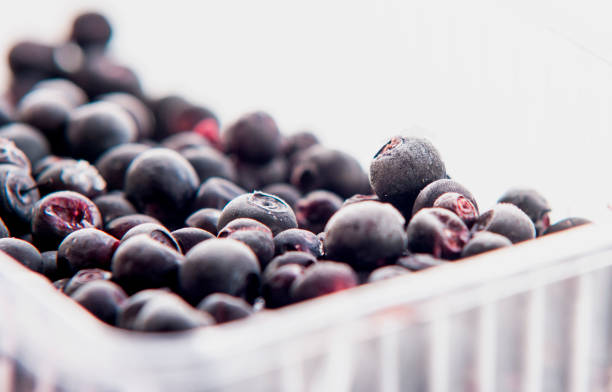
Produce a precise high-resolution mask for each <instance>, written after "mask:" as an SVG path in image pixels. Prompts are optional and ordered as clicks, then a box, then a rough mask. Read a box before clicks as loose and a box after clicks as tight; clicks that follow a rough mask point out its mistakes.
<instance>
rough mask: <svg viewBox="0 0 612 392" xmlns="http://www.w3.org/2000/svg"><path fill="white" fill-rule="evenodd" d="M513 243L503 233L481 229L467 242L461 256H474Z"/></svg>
mask: <svg viewBox="0 0 612 392" xmlns="http://www.w3.org/2000/svg"><path fill="white" fill-rule="evenodd" d="M510 245H512V242H510V240H509V239H508V238H506V237H504V236H503V235H501V234H497V233H493V232H490V231H479V232H477V233H475V234H474V236H473V237H472V238H471V239H470V240H469V241H468V242H467V244H465V246H464V247H463V250H462V251H461V257H462V258H463V257H469V256H474V255H477V254H480V253H484V252H488V251H490V250H495V249H499V248H503V247H506V246H510Z"/></svg>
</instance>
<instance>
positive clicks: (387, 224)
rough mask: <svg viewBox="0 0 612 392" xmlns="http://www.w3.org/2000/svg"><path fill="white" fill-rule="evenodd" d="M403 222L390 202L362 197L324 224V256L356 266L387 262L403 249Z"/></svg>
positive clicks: (368, 266)
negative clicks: (361, 199)
mask: <svg viewBox="0 0 612 392" xmlns="http://www.w3.org/2000/svg"><path fill="white" fill-rule="evenodd" d="M404 223H405V221H404V218H403V217H402V215H401V214H400V212H399V211H397V210H396V209H395V208H393V206H391V205H390V204H386V203H380V202H376V201H364V202H361V203H355V204H351V205H348V206H345V207H342V208H341V209H339V210H338V212H336V213H335V214H334V215H333V216H332V217H331V219H330V220H329V222H327V226H326V227H325V241H324V248H325V256H326V257H328V258H331V259H332V260H339V261H344V262H347V263H349V264H350V265H351V266H352V267H353V268H355V269H356V270H368V271H371V270H373V269H375V268H377V267H380V266H382V265H385V264H389V262H391V261H393V260H395V259H396V258H397V257H398V256H400V255H401V254H402V253H403V252H404V251H405V250H406V233H405V232H404Z"/></svg>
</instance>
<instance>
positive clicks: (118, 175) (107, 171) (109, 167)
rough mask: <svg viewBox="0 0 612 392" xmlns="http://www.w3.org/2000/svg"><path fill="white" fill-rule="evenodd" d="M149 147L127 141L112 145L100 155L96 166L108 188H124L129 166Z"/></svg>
mask: <svg viewBox="0 0 612 392" xmlns="http://www.w3.org/2000/svg"><path fill="white" fill-rule="evenodd" d="M149 148H151V147H149V146H147V145H145V144H138V143H126V144H120V145H118V146H115V147H112V148H110V149H108V150H107V151H106V152H105V153H104V154H102V156H100V158H99V159H98V160H97V161H96V168H97V169H98V171H99V172H100V175H102V177H104V179H105V180H106V184H107V188H108V190H114V189H123V186H124V183H125V173H126V172H127V169H128V167H129V166H130V164H131V163H132V161H133V160H134V158H136V157H137V156H138V155H140V153H142V152H145V151H146V150H148V149H149Z"/></svg>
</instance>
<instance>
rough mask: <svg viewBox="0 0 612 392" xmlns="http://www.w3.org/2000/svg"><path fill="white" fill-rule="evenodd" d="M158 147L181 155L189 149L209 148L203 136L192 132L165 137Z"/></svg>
mask: <svg viewBox="0 0 612 392" xmlns="http://www.w3.org/2000/svg"><path fill="white" fill-rule="evenodd" d="M160 145H161V147H164V148H169V149H171V150H174V151H177V152H179V153H182V152H183V151H185V150H188V149H190V148H201V147H202V148H203V147H210V142H209V141H208V139H206V138H205V137H204V136H202V135H200V134H198V133H195V132H193V131H182V132H179V133H174V134H172V135H170V136H168V137H165V138H164V139H163V140H162V141H161V143H160Z"/></svg>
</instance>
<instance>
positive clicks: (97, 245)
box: [57, 228, 119, 275]
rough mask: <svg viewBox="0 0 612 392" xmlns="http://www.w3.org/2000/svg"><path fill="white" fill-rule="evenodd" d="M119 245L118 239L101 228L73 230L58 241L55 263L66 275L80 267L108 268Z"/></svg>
mask: <svg viewBox="0 0 612 392" xmlns="http://www.w3.org/2000/svg"><path fill="white" fill-rule="evenodd" d="M118 246H119V240H118V239H116V238H115V237H113V236H111V235H108V234H106V233H105V232H103V231H102V230H99V229H94V228H86V229H81V230H77V231H74V232H72V233H70V234H68V236H66V238H64V240H63V241H62V242H61V243H60V245H59V248H58V250H57V265H58V269H59V270H60V271H66V272H64V273H65V274H66V275H73V274H75V273H76V272H77V271H80V270H82V269H91V268H100V269H103V270H109V269H110V264H111V259H112V257H113V254H114V253H115V250H116V249H117V247H118Z"/></svg>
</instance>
